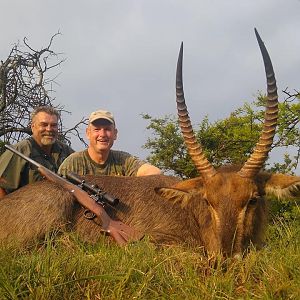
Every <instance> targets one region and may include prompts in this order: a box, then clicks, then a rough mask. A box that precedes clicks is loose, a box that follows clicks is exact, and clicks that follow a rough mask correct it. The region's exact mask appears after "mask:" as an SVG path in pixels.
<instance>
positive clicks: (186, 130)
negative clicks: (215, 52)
mask: <svg viewBox="0 0 300 300" xmlns="http://www.w3.org/2000/svg"><path fill="white" fill-rule="evenodd" d="M182 60H183V43H181V47H180V51H179V56H178V62H177V70H176V103H177V113H178V120H179V125H180V128H181V132H182V135H183V138H184V141H185V144H186V147H187V149H188V152H189V154H190V156H191V158H192V160H193V162H194V164H195V166H196V168H197V170H198V172H199V174H200V175H201V176H202V177H204V178H207V177H211V176H213V175H215V174H216V170H215V168H214V167H213V166H212V165H211V164H210V162H209V161H208V160H207V159H206V158H205V155H204V152H203V150H202V148H201V146H200V144H199V143H198V142H197V140H196V137H195V134H194V131H193V128H192V125H191V121H190V117H189V113H188V111H187V107H186V104H185V99H184V92H183V81H182Z"/></svg>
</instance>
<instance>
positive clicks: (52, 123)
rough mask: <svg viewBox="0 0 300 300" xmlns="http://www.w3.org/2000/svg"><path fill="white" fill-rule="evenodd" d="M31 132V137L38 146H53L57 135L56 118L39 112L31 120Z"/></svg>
mask: <svg viewBox="0 0 300 300" xmlns="http://www.w3.org/2000/svg"><path fill="white" fill-rule="evenodd" d="M31 130H32V137H33V138H34V139H35V141H36V142H37V143H38V144H39V145H40V146H50V145H52V144H54V143H55V141H56V139H57V135H58V120H57V116H56V115H49V114H47V113H45V112H39V113H38V114H36V116H35V117H34V118H33V120H32V124H31Z"/></svg>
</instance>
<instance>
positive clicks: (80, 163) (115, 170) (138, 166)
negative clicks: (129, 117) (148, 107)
mask: <svg viewBox="0 0 300 300" xmlns="http://www.w3.org/2000/svg"><path fill="white" fill-rule="evenodd" d="M117 134H118V130H117V128H116V124H115V120H114V116H113V115H112V113H111V112H109V111H106V110H98V111H95V112H93V113H91V115H90V117H89V124H88V127H87V129H86V136H87V139H88V140H89V146H88V148H87V149H86V150H83V151H80V152H75V153H73V154H71V155H70V156H68V157H67V158H66V159H65V161H64V162H63V163H62V164H61V166H60V168H59V170H58V173H59V174H60V175H63V176H66V175H67V173H68V172H74V173H76V174H78V175H118V176H144V175H155V174H161V170H160V169H158V168H157V167H155V166H153V165H151V164H149V163H147V162H145V161H142V160H140V159H138V158H137V157H135V156H132V155H131V154H129V153H127V152H124V151H117V150H111V147H112V146H113V144H114V141H115V140H116V139H117Z"/></svg>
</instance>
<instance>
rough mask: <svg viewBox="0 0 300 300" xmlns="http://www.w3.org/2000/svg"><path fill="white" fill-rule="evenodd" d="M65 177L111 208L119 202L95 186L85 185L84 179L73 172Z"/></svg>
mask: <svg viewBox="0 0 300 300" xmlns="http://www.w3.org/2000/svg"><path fill="white" fill-rule="evenodd" d="M66 177H67V179H68V180H70V181H71V182H72V183H75V184H77V185H78V186H79V187H80V188H82V189H83V190H84V191H86V192H88V193H90V194H91V195H93V196H95V197H97V198H98V199H101V200H103V201H104V202H107V203H108V204H109V205H111V206H116V205H118V203H119V202H120V200H119V199H118V198H115V197H114V196H112V195H109V194H108V193H106V192H104V191H102V190H101V189H100V188H99V187H98V186H97V185H96V184H89V183H86V182H85V180H84V179H82V178H80V177H79V176H78V175H77V174H75V173H73V172H68V173H67V176H66Z"/></svg>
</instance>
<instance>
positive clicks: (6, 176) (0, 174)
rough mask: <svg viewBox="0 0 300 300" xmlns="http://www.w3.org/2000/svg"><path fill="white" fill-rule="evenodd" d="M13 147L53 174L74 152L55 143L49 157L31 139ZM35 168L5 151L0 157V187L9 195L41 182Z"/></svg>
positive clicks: (61, 144) (40, 177) (65, 146)
mask: <svg viewBox="0 0 300 300" xmlns="http://www.w3.org/2000/svg"><path fill="white" fill-rule="evenodd" d="M13 147H14V148H15V149H16V150H18V151H19V152H21V153H23V154H24V155H26V156H28V157H30V158H31V159H33V160H35V161H36V162H38V163H39V164H41V165H43V166H44V167H46V168H48V169H49V170H51V171H53V172H57V171H58V168H59V166H60V164H61V163H62V162H63V160H64V159H65V158H66V157H67V156H69V155H70V154H71V153H73V152H74V151H73V150H72V148H70V147H69V146H68V145H65V144H63V143H61V142H59V141H56V142H55V143H54V144H53V145H52V149H51V155H50V156H49V155H48V154H47V153H46V152H44V151H43V150H42V149H41V147H40V146H39V145H38V144H37V143H36V141H35V140H34V139H33V138H28V139H26V140H23V141H21V142H19V143H17V144H15V145H13ZM41 179H42V176H41V175H40V173H39V172H38V170H37V169H36V167H34V166H32V165H31V164H29V163H28V162H27V161H25V160H24V159H23V158H21V157H19V156H18V155H16V154H14V153H13V152H11V151H9V150H6V151H5V152H4V153H3V154H2V155H1V157H0V187H1V188H3V189H5V190H6V192H8V193H10V192H12V191H14V190H16V189H18V188H20V187H22V186H24V185H26V184H28V183H32V182H35V181H38V180H41Z"/></svg>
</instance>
